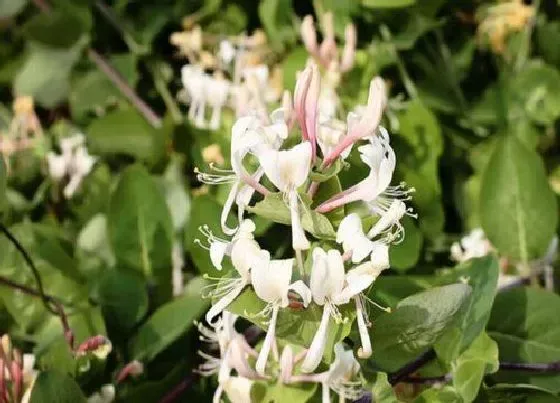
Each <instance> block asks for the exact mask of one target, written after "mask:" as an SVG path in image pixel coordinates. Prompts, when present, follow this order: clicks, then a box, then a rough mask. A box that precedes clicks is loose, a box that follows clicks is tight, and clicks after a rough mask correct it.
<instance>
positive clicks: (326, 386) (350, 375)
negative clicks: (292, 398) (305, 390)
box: [291, 343, 364, 403]
mask: <svg viewBox="0 0 560 403" xmlns="http://www.w3.org/2000/svg"><path fill="white" fill-rule="evenodd" d="M334 355H335V359H334V361H333V363H332V364H331V365H330V367H329V369H328V371H325V372H322V373H319V374H304V375H294V376H292V377H291V381H292V382H315V383H320V384H321V385H322V402H323V403H330V401H331V395H330V391H331V389H332V390H334V391H335V392H336V393H338V395H339V397H340V401H341V402H343V401H344V400H345V399H350V400H351V401H355V400H358V399H359V398H361V397H362V396H363V394H364V389H363V384H362V382H361V381H360V380H357V379H356V378H357V375H358V373H359V372H360V364H359V363H358V361H356V359H355V358H354V353H353V352H352V350H345V349H344V346H343V345H342V343H337V344H335V346H334Z"/></svg>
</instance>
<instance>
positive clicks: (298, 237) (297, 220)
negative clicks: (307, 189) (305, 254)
mask: <svg viewBox="0 0 560 403" xmlns="http://www.w3.org/2000/svg"><path fill="white" fill-rule="evenodd" d="M289 198H290V216H291V221H292V248H294V249H295V250H307V249H309V248H310V246H311V244H310V243H309V241H308V240H307V238H306V237H305V231H304V230H303V226H302V223H301V217H300V212H299V208H298V194H297V191H296V190H291V191H290V194H289Z"/></svg>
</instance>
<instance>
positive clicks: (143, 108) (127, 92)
mask: <svg viewBox="0 0 560 403" xmlns="http://www.w3.org/2000/svg"><path fill="white" fill-rule="evenodd" d="M33 3H34V4H35V6H36V7H37V8H38V9H39V10H41V11H42V12H44V13H48V12H50V11H51V9H52V7H51V6H50V5H49V4H48V3H47V1H46V0H33ZM87 55H88V58H89V59H90V60H91V61H92V62H93V63H94V64H95V65H96V66H97V68H98V69H99V70H101V72H103V73H104V74H105V76H106V77H107V78H108V79H109V80H110V81H111V82H112V83H113V84H114V85H115V87H117V89H118V90H119V91H120V92H121V93H122V94H123V95H124V96H125V97H126V98H127V99H128V100H129V102H130V103H131V104H132V105H133V106H134V107H135V108H136V110H138V112H140V114H142V116H144V119H146V120H147V121H148V122H149V123H150V125H152V126H153V127H154V128H156V129H159V128H160V127H161V118H160V117H159V116H158V115H157V114H156V113H155V112H154V111H153V110H152V109H151V108H150V107H149V106H148V104H146V103H145V102H144V101H143V100H142V99H141V98H140V97H139V96H138V94H136V92H135V91H134V89H133V88H132V87H130V85H128V83H127V82H126V80H125V79H124V78H123V76H122V75H121V74H120V73H119V72H118V71H117V70H116V69H115V68H114V67H113V66H111V63H109V61H107V60H106V59H105V58H104V57H103V56H102V55H101V54H99V53H98V52H97V51H96V50H95V49H92V48H89V49H88V50H87Z"/></svg>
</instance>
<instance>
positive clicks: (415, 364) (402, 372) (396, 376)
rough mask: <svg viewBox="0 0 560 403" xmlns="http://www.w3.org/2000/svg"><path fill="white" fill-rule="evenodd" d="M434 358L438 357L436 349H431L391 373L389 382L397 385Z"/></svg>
mask: <svg viewBox="0 0 560 403" xmlns="http://www.w3.org/2000/svg"><path fill="white" fill-rule="evenodd" d="M434 358H436V352H435V351H434V349H429V350H428V351H426V352H425V353H424V354H422V355H421V356H420V357H418V358H416V359H415V360H414V361H412V362H409V363H408V364H406V365H405V366H404V367H402V368H401V369H399V370H398V371H396V372H393V373H392V374H390V375H389V383H390V384H391V385H395V384H397V383H399V382H401V381H402V380H403V379H405V378H407V377H408V376H409V375H410V374H412V373H413V372H416V371H417V370H419V369H420V368H422V367H423V366H424V365H425V364H427V363H428V362H430V361H432V360H433V359H434Z"/></svg>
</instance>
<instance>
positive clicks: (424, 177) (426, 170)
mask: <svg viewBox="0 0 560 403" xmlns="http://www.w3.org/2000/svg"><path fill="white" fill-rule="evenodd" d="M399 123H400V131H399V133H398V137H397V138H395V140H397V141H399V140H401V139H402V140H404V142H405V143H404V144H402V141H401V143H400V144H399V143H398V142H395V144H396V145H395V148H396V153H397V155H399V156H401V160H400V161H399V163H398V169H399V171H400V172H402V175H403V179H404V180H405V181H406V182H407V184H408V185H410V186H412V187H415V188H416V189H418V191H417V192H416V193H414V194H413V199H412V201H413V203H414V205H415V206H416V210H417V213H418V216H419V217H420V218H419V220H418V222H419V225H420V229H421V230H422V232H423V233H424V234H425V235H426V236H428V237H430V238H433V237H435V236H437V235H438V234H440V233H441V231H442V230H443V223H444V214H443V206H442V203H441V186H440V183H439V177H438V160H439V157H440V155H441V153H442V152H443V140H442V134H441V128H440V126H439V123H438V121H437V118H436V116H435V115H434V114H433V113H432V112H431V111H430V109H428V108H426V106H424V105H423V104H422V103H421V102H420V101H418V100H415V101H411V102H410V103H409V104H408V107H407V108H406V110H405V111H404V112H403V113H401V114H400V116H399Z"/></svg>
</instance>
